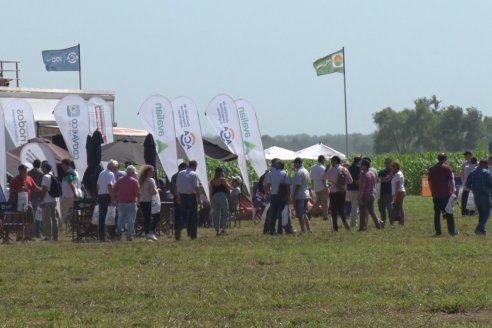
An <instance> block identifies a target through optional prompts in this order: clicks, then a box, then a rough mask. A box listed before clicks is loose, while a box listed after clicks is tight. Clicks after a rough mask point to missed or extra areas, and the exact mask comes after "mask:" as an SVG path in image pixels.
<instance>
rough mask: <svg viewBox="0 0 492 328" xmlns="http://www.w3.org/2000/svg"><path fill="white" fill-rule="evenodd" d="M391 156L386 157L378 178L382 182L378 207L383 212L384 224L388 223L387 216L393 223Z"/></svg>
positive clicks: (391, 223)
mask: <svg viewBox="0 0 492 328" xmlns="http://www.w3.org/2000/svg"><path fill="white" fill-rule="evenodd" d="M392 162H393V161H392V160H391V158H385V159H384V169H382V170H381V171H379V172H378V179H379V182H380V189H379V200H378V208H379V213H380V214H381V220H382V221H383V226H384V225H386V218H388V220H389V222H390V225H393V221H392V219H391V203H392V202H393V195H392V193H391V179H392V178H393V177H392V175H391V163H392Z"/></svg>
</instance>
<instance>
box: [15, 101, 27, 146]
mask: <svg viewBox="0 0 492 328" xmlns="http://www.w3.org/2000/svg"><path fill="white" fill-rule="evenodd" d="M14 122H15V130H16V131H15V134H16V137H17V140H18V141H19V142H21V143H26V142H27V134H28V131H27V121H26V119H25V117H24V110H23V109H16V110H15V117H14Z"/></svg>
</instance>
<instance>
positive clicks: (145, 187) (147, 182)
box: [116, 165, 161, 241]
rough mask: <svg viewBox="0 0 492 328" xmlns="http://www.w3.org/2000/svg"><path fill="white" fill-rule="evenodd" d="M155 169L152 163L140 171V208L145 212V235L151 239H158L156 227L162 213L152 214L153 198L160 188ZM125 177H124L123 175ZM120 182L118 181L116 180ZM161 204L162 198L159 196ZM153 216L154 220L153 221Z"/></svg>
mask: <svg viewBox="0 0 492 328" xmlns="http://www.w3.org/2000/svg"><path fill="white" fill-rule="evenodd" d="M154 175H155V170H154V167H153V166H152V165H145V166H144V167H143V169H142V172H140V176H139V178H138V183H139V184H140V210H141V211H142V214H143V219H144V222H143V227H144V233H145V237H147V240H150V241H157V236H156V235H155V229H156V227H157V225H158V224H159V221H160V220H161V213H160V212H158V213H154V214H152V198H153V197H156V196H155V195H157V196H158V195H159V191H160V189H158V188H157V184H156V182H155V180H154ZM122 179H123V177H122ZM116 183H118V181H116ZM159 206H160V198H159ZM151 218H152V221H151Z"/></svg>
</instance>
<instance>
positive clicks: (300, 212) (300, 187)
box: [292, 157, 311, 233]
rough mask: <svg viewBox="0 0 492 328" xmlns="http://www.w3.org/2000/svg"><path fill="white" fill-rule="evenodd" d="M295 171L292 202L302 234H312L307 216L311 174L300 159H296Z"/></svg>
mask: <svg viewBox="0 0 492 328" xmlns="http://www.w3.org/2000/svg"><path fill="white" fill-rule="evenodd" d="M294 170H295V173H294V178H293V179H292V186H293V187H292V201H293V202H294V208H295V211H296V216H297V218H298V219H299V225H300V227H301V233H303V232H306V231H307V232H311V226H310V224H309V219H308V217H307V214H306V210H307V202H308V199H309V189H308V181H309V172H308V171H307V170H306V169H305V168H304V165H303V164H302V159H301V158H300V157H296V159H294Z"/></svg>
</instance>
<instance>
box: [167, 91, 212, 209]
mask: <svg viewBox="0 0 492 328" xmlns="http://www.w3.org/2000/svg"><path fill="white" fill-rule="evenodd" d="M172 105H173V112H174V126H175V128H176V138H177V139H178V142H179V144H180V145H181V147H183V150H184V151H185V153H186V156H187V157H188V158H189V159H191V160H195V161H197V162H198V167H197V169H196V170H197V172H196V173H197V174H198V178H199V179H200V182H201V183H202V186H203V190H204V191H205V194H206V195H207V198H208V199H209V200H210V195H209V193H210V190H209V187H208V177H207V163H206V161H205V150H204V149H203V139H202V128H201V126H200V118H199V116H198V110H197V108H196V105H195V103H194V102H193V101H192V100H191V99H190V98H187V97H178V98H176V99H174V100H173V101H172Z"/></svg>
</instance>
